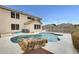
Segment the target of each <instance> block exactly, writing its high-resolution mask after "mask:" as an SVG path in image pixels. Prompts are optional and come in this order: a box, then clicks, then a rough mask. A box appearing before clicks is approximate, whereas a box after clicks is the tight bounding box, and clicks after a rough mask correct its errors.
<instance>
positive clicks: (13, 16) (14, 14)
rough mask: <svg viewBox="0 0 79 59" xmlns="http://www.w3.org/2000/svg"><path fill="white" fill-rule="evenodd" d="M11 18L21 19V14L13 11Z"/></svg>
mask: <svg viewBox="0 0 79 59" xmlns="http://www.w3.org/2000/svg"><path fill="white" fill-rule="evenodd" d="M11 18H16V19H19V18H20V14H19V13H16V12H11Z"/></svg>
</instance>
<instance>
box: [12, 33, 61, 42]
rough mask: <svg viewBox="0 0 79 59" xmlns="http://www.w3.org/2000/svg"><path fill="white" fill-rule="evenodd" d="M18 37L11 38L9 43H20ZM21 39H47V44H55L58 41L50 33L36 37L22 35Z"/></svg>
mask: <svg viewBox="0 0 79 59" xmlns="http://www.w3.org/2000/svg"><path fill="white" fill-rule="evenodd" d="M18 37H19V36H17V37H13V38H11V41H12V42H15V43H18V42H19V41H21V39H19V38H18ZM22 38H27V39H28V38H33V39H47V40H48V42H56V41H59V40H60V39H59V38H58V36H57V35H54V34H51V33H39V34H36V35H24V36H22Z"/></svg>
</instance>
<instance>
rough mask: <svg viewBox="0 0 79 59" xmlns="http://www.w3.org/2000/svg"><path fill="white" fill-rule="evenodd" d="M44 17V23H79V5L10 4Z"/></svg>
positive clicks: (14, 7)
mask: <svg viewBox="0 0 79 59" xmlns="http://www.w3.org/2000/svg"><path fill="white" fill-rule="evenodd" d="M7 7H10V8H12V9H15V10H19V11H23V12H25V13H29V14H31V15H35V16H38V17H41V18H42V22H43V24H60V23H72V24H78V23H79V5H8V6H7Z"/></svg>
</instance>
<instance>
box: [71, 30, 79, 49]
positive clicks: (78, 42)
mask: <svg viewBox="0 0 79 59" xmlns="http://www.w3.org/2000/svg"><path fill="white" fill-rule="evenodd" d="M71 34H72V42H73V45H74V47H75V48H76V49H78V50H79V32H78V31H75V32H73V33H71Z"/></svg>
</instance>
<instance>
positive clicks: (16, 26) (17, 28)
mask: <svg viewBox="0 0 79 59" xmlns="http://www.w3.org/2000/svg"><path fill="white" fill-rule="evenodd" d="M11 30H19V24H11Z"/></svg>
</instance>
